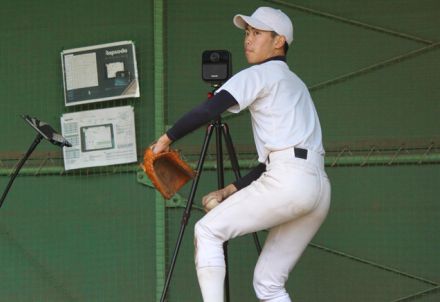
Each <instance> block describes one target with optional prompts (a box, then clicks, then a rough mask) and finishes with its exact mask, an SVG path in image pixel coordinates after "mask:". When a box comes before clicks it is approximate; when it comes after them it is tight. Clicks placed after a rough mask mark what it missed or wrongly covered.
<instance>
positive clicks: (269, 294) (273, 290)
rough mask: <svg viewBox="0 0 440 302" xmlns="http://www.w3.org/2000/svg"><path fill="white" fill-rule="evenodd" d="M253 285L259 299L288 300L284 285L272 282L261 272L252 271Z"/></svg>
mask: <svg viewBox="0 0 440 302" xmlns="http://www.w3.org/2000/svg"><path fill="white" fill-rule="evenodd" d="M253 286H254V291H255V294H256V295H257V298H258V299H259V300H260V301H274V302H275V301H277V302H278V301H280V302H281V301H290V298H289V295H288V294H287V292H286V289H285V288H284V285H281V284H276V283H275V282H272V281H271V280H270V279H269V278H267V277H265V276H264V275H263V274H258V273H254V280H253Z"/></svg>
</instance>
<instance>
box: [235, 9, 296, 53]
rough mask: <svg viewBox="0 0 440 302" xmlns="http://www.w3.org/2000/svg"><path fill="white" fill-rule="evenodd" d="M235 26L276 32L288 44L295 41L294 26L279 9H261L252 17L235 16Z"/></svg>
mask: <svg viewBox="0 0 440 302" xmlns="http://www.w3.org/2000/svg"><path fill="white" fill-rule="evenodd" d="M233 21H234V24H235V26H237V27H238V28H241V29H245V28H246V25H247V24H249V25H250V26H252V27H253V28H256V29H261V30H270V31H274V32H276V33H277V34H279V35H281V36H284V37H285V38H286V42H287V44H289V45H290V43H292V41H293V25H292V21H290V18H289V17H288V16H287V15H286V14H285V13H283V12H282V11H281V10H279V9H274V8H271V7H259V8H257V10H256V11H255V12H254V13H253V14H252V15H251V16H245V15H235V16H234V19H233Z"/></svg>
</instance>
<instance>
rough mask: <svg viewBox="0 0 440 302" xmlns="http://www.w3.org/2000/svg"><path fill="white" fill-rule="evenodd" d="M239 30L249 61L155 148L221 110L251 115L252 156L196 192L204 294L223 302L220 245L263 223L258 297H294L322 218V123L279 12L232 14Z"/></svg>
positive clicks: (325, 190) (325, 185)
mask: <svg viewBox="0 0 440 302" xmlns="http://www.w3.org/2000/svg"><path fill="white" fill-rule="evenodd" d="M233 23H234V24H235V26H237V27H238V28H240V29H243V30H244V32H245V36H244V52H245V56H246V59H247V61H248V63H249V64H251V65H252V66H251V67H248V68H247V69H244V70H242V71H240V72H239V73H237V74H236V75H234V76H233V77H231V78H230V79H229V80H228V81H227V82H226V83H225V84H223V85H222V86H221V87H220V88H219V89H218V90H217V91H216V94H215V96H214V97H213V98H211V99H209V100H206V101H205V102H204V103H202V104H200V105H199V106H197V107H196V108H194V109H192V110H191V111H189V112H188V113H186V114H185V115H184V116H182V117H181V118H180V119H179V120H178V121H177V122H176V123H175V124H174V125H173V127H172V128H170V129H169V130H168V131H167V132H166V133H165V134H164V135H162V136H161V137H160V138H159V139H158V141H157V143H156V144H155V145H154V146H153V148H154V152H155V153H158V152H162V151H164V150H166V149H167V148H168V147H169V145H170V144H171V143H172V142H174V141H176V140H178V139H179V138H181V137H183V136H184V135H186V134H188V133H189V132H191V131H193V130H195V129H196V128H198V127H200V126H201V125H204V124H206V123H207V122H209V121H210V120H213V119H215V118H216V117H217V116H219V115H220V114H221V113H222V112H224V111H226V110H229V111H230V112H233V113H238V112H240V111H242V110H245V109H248V110H249V111H250V113H251V120H252V129H253V136H254V140H255V145H256V149H257V153H258V161H259V164H258V165H257V166H256V167H255V168H254V169H253V170H252V171H251V172H249V173H248V174H247V175H245V176H244V177H243V178H242V179H240V180H238V181H236V182H234V183H232V184H229V185H227V186H226V187H225V188H223V189H221V190H218V191H214V192H211V193H209V194H208V195H206V196H205V197H203V200H202V203H203V205H204V207H205V210H206V211H207V214H206V215H205V216H204V217H203V218H202V219H200V220H199V221H198V222H197V223H196V226H195V235H194V236H195V238H194V239H195V264H196V269H197V277H198V280H199V285H200V289H201V292H202V296H203V301H205V302H223V299H224V297H223V296H224V293H223V288H224V286H223V285H224V277H225V270H226V269H225V260H224V254H223V243H224V242H225V241H228V240H230V239H232V238H235V237H237V236H241V235H245V234H249V233H253V232H258V231H261V230H269V234H268V236H267V239H266V241H265V244H264V247H263V250H262V252H261V254H260V256H259V258H258V261H257V264H256V267H255V270H254V279H253V285H254V289H255V293H256V295H257V297H258V299H259V300H260V301H272V302H275V301H276V302H288V301H291V299H290V297H289V294H288V293H287V291H286V289H285V287H284V286H285V283H286V281H287V278H288V276H289V273H290V272H291V270H292V269H293V267H294V266H295V264H296V263H297V261H298V259H299V258H300V256H301V254H302V253H303V251H304V249H305V248H306V246H307V244H308V243H309V242H310V240H311V239H312V237H313V236H314V235H315V233H316V232H317V230H318V229H319V227H320V226H321V224H322V222H323V221H324V219H325V217H326V215H327V212H328V209H329V205H330V183H329V180H328V177H327V175H326V173H325V171H324V149H323V145H322V136H321V126H320V123H319V119H318V115H317V113H316V109H315V106H314V104H313V101H312V99H311V97H310V94H309V91H308V89H307V87H306V85H305V84H304V83H303V82H302V81H301V79H300V78H299V77H298V76H297V75H296V74H294V73H293V72H292V71H290V69H289V67H288V65H287V64H286V53H287V51H288V48H289V45H290V44H291V43H292V41H293V25H292V22H291V20H290V19H289V17H288V16H287V15H286V14H284V13H283V12H282V11H281V10H278V9H273V8H270V7H260V8H258V9H257V10H256V11H255V12H254V13H253V14H252V15H251V16H245V15H236V16H235V17H234V18H233Z"/></svg>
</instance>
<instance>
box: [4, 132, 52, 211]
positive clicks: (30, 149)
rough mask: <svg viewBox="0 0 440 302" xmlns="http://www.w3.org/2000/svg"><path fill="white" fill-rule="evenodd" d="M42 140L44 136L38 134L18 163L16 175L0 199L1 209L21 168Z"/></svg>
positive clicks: (14, 174) (12, 177)
mask: <svg viewBox="0 0 440 302" xmlns="http://www.w3.org/2000/svg"><path fill="white" fill-rule="evenodd" d="M42 138H43V136H42V135H41V134H40V133H38V134H37V136H36V137H35V139H34V141H33V142H32V144H31V145H30V147H29V149H28V151H27V152H26V154H25V155H24V156H23V158H22V159H21V160H20V162H19V163H18V165H17V167H16V168H15V171H14V173H13V174H12V175H11V178H10V180H9V183H8V185H7V186H6V189H5V191H4V192H3V195H2V198H1V199H0V208H1V207H2V205H3V202H4V201H5V199H6V195H8V192H9V189H10V188H11V186H12V183H13V182H14V180H15V177H17V175H18V172H20V169H21V167H23V165H24V163H25V162H26V160H27V159H28V158H29V156H30V155H31V154H32V152H34V150H35V148H36V147H37V145H38V144H39V143H40V142H41V140H42Z"/></svg>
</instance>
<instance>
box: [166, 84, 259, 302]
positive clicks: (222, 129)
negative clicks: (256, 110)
mask: <svg viewBox="0 0 440 302" xmlns="http://www.w3.org/2000/svg"><path fill="white" fill-rule="evenodd" d="M214 91H215V90H214ZM212 95H213V93H210V94H209V95H208V96H209V97H211V96H212ZM214 131H215V134H216V159H217V186H218V189H222V188H224V186H225V183H224V169H223V147H222V136H224V139H225V142H226V148H227V151H228V154H229V159H230V161H231V165H232V170H233V171H234V175H235V178H236V179H239V178H241V174H240V168H239V165H238V159H237V155H236V153H235V149H234V145H233V143H232V138H231V134H230V132H229V127H228V125H227V124H225V123H222V121H221V117H220V116H219V117H218V118H217V119H216V120H213V121H211V123H210V124H209V125H208V127H207V128H206V134H205V139H204V142H203V146H202V151H201V153H200V157H199V160H198V162H197V168H196V169H197V174H196V177H195V178H194V180H193V182H192V185H191V190H190V193H189V197H188V202H187V204H186V207H185V211H184V212H183V216H182V221H181V225H180V232H179V236H178V238H177V242H176V245H175V248H174V252H173V257H172V259H171V264H170V268H169V270H168V274H167V278H166V280H165V285H164V288H163V291H162V296H161V298H160V302H165V298H166V296H167V293H168V288H169V285H170V281H171V276H172V274H173V271H174V266H175V264H176V260H177V255H178V253H179V249H180V245H181V243H182V239H183V234H184V232H185V228H186V225H187V224H188V221H189V218H190V215H191V208H192V205H193V201H194V197H195V195H196V191H197V186H198V183H199V179H200V175H201V174H202V169H203V164H204V162H205V157H206V152H207V150H208V146H209V142H210V140H211V136H212V133H213V132H214ZM252 235H253V238H254V242H255V245H256V248H257V252H258V254H260V252H261V245H260V242H259V240H258V236H257V234H256V233H253V234H252ZM223 251H224V255H225V263H226V276H225V297H226V302H229V301H230V296H229V274H228V242H225V243H224V244H223Z"/></svg>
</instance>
